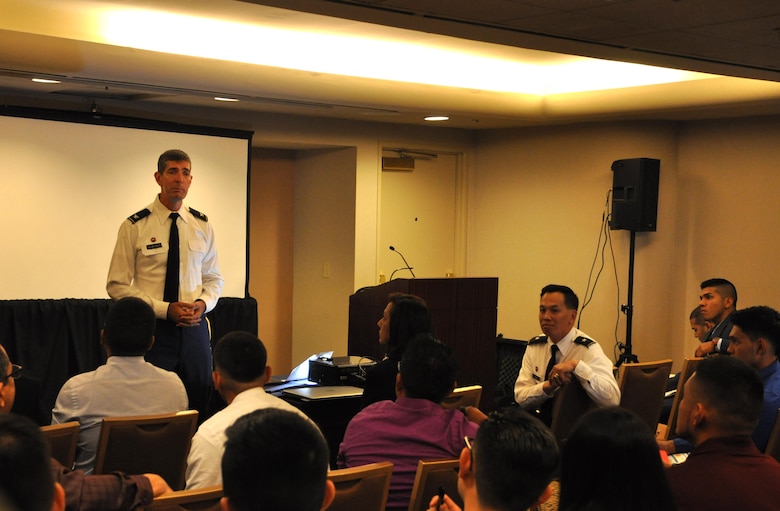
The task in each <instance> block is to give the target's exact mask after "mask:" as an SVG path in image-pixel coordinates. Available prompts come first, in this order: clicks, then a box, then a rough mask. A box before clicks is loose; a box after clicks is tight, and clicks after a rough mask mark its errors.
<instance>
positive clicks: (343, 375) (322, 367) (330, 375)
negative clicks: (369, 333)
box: [309, 355, 376, 387]
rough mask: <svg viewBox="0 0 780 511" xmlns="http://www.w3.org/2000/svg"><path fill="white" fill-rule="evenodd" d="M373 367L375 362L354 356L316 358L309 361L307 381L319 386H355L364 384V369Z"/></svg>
mask: <svg viewBox="0 0 780 511" xmlns="http://www.w3.org/2000/svg"><path fill="white" fill-rule="evenodd" d="M373 365H376V362H374V361H373V360H372V359H370V358H368V357H357V356H354V355H352V356H346V357H333V358H317V359H314V360H309V381H313V382H317V383H319V384H320V385H357V384H359V383H361V382H365V371H366V368H367V367H371V366H373ZM358 386H360V387H362V386H363V385H358Z"/></svg>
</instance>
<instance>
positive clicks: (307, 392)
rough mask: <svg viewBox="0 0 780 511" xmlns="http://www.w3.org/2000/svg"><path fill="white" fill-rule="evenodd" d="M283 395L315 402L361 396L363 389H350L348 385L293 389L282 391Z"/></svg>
mask: <svg viewBox="0 0 780 511" xmlns="http://www.w3.org/2000/svg"><path fill="white" fill-rule="evenodd" d="M282 393H283V394H286V395H288V396H295V397H298V398H300V399H307V400H310V401H316V400H319V399H337V398H345V397H359V396H362V395H363V389H361V388H360V387H351V386H349V385H328V386H319V385H318V386H316V387H299V388H293V389H284V390H283V391H282Z"/></svg>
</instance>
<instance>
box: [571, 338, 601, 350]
mask: <svg viewBox="0 0 780 511" xmlns="http://www.w3.org/2000/svg"><path fill="white" fill-rule="evenodd" d="M574 344H579V345H581V346H585V347H586V348H590V347H591V346H593V345H594V344H596V341H594V340H593V339H588V338H587V337H583V336H579V337H577V338H576V339H574Z"/></svg>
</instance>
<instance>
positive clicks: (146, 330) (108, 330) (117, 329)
mask: <svg viewBox="0 0 780 511" xmlns="http://www.w3.org/2000/svg"><path fill="white" fill-rule="evenodd" d="M156 326H157V318H155V316H154V311H153V310H152V307H151V306H149V304H147V303H146V302H145V301H143V300H141V299H140V298H135V297H132V296H128V297H125V298H121V299H120V300H118V301H117V302H115V303H114V304H113V305H112V306H111V308H110V309H108V312H107V313H106V321H105V326H104V327H103V332H104V335H105V341H106V344H107V345H108V347H109V348H110V349H111V354H112V355H118V356H140V355H143V354H144V353H146V351H147V350H148V349H149V346H151V343H152V337H154V329H155V327H156Z"/></svg>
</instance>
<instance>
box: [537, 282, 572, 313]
mask: <svg viewBox="0 0 780 511" xmlns="http://www.w3.org/2000/svg"><path fill="white" fill-rule="evenodd" d="M547 293H561V294H562V295H563V303H565V304H566V307H567V308H568V309H572V310H577V309H578V308H579V306H580V299H579V298H578V297H577V294H576V293H575V292H574V291H573V290H572V288H570V287H569V286H562V285H560V284H547V285H546V286H544V287H543V288H542V292H541V293H540V294H539V296H540V297H542V296H544V295H546V294H547Z"/></svg>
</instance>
